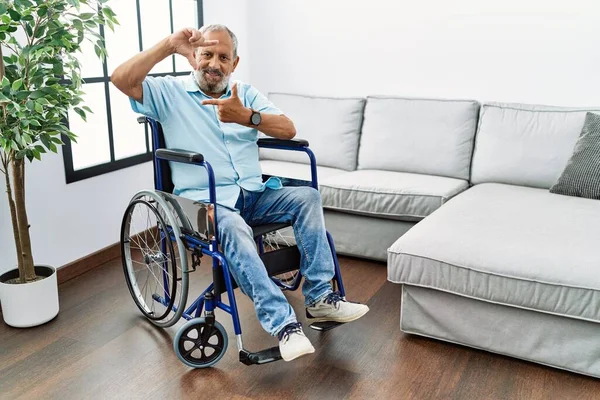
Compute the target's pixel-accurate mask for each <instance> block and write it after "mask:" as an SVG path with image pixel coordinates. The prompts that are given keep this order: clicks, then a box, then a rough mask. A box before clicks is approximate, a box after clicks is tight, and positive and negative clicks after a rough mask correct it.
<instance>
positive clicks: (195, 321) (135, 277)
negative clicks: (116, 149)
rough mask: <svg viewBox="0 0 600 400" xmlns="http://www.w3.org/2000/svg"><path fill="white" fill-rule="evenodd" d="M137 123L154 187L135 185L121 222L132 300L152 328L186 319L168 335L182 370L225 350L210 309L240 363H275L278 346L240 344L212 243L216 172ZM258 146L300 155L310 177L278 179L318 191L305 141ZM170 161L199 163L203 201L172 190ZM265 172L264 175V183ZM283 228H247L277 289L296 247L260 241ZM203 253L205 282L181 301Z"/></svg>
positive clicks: (287, 284)
mask: <svg viewBox="0 0 600 400" xmlns="http://www.w3.org/2000/svg"><path fill="white" fill-rule="evenodd" d="M137 120H138V122H139V123H141V124H146V127H149V128H150V131H151V138H152V150H153V154H154V156H153V167H154V186H155V188H154V189H153V190H142V191H140V192H138V193H136V194H135V195H134V196H133V198H132V199H131V201H130V202H129V204H128V206H127V209H126V211H125V213H124V216H123V220H122V224H121V240H120V244H121V257H122V263H123V271H124V275H125V280H126V282H127V287H128V289H129V292H130V293H131V296H132V298H133V301H134V303H135V304H136V305H137V307H138V308H139V310H140V311H141V312H142V314H143V315H144V316H145V317H146V318H147V319H148V320H149V321H150V322H151V323H153V324H154V325H156V326H158V327H163V328H166V327H170V326H173V325H175V324H176V323H177V322H178V321H179V320H180V319H181V318H182V317H183V318H184V319H185V320H186V322H185V323H184V324H183V326H181V328H180V329H179V330H178V331H177V333H176V335H175V337H174V339H173V349H174V351H175V353H176V354H177V357H178V358H179V359H180V360H181V361H182V362H183V363H184V364H186V365H187V366H189V367H192V368H206V367H211V366H214V365H215V364H216V363H217V362H218V361H219V360H220V359H221V358H222V357H223V355H224V354H225V352H226V350H227V346H228V336H227V332H226V331H225V328H224V327H223V325H221V324H220V323H219V322H218V321H217V320H216V317H215V309H217V308H218V309H221V310H223V311H225V312H226V313H228V314H230V315H231V318H232V320H233V329H234V332H235V336H236V341H237V348H238V353H239V361H240V362H242V363H243V364H245V365H256V364H265V363H269V362H273V361H277V360H280V359H281V354H280V352H279V347H278V346H276V347H272V348H268V349H265V350H261V351H257V352H250V351H248V350H247V349H245V348H244V345H243V342H242V329H241V326H240V318H239V315H238V309H237V306H236V300H235V294H234V290H235V289H236V288H237V284H236V282H235V280H234V279H233V276H232V275H231V274H230V272H229V264H228V262H227V259H226V258H225V255H224V254H223V253H222V252H221V250H220V247H219V235H218V230H217V206H216V188H215V177H214V173H213V169H212V167H211V165H210V164H209V163H208V162H207V161H206V160H204V157H203V155H202V154H200V153H194V152H189V151H184V150H174V149H167V148H166V146H165V141H164V135H163V131H162V127H161V125H160V123H158V122H157V121H155V120H153V119H151V118H147V117H139V118H138V119H137ZM258 145H259V146H260V147H262V148H272V149H279V150H288V151H302V152H305V153H306V154H307V155H308V157H309V158H310V167H311V175H312V180H311V181H310V182H309V181H301V180H295V179H287V178H281V179H282V182H283V183H284V185H288V186H301V185H306V186H312V187H313V188H314V189H315V190H318V182H317V169H316V160H315V156H314V154H313V153H312V151H311V150H310V149H309V145H308V142H307V141H305V140H298V139H293V140H280V139H274V138H261V139H259V140H258ZM171 162H179V163H187V164H193V165H197V166H199V167H202V168H203V169H204V170H205V171H202V170H200V168H199V173H207V174H208V181H209V193H210V199H209V200H210V201H209V202H208V203H202V202H196V201H193V200H190V199H187V198H183V197H181V196H177V195H174V194H173V183H172V181H171V172H170V163H171ZM268 177H269V176H268V175H263V180H266V179H267V178H268ZM289 227H290V224H282V223H277V224H268V225H262V226H254V227H252V230H253V234H254V238H255V242H256V245H257V251H258V252H259V255H260V257H261V259H262V261H263V263H264V265H265V267H266V269H267V272H268V275H269V277H270V279H272V280H273V281H274V282H275V283H276V284H277V285H278V286H279V287H280V288H281V289H282V290H296V289H298V288H299V287H300V282H301V280H302V275H301V273H300V271H299V268H300V252H299V250H298V247H297V246H296V245H295V243H290V242H287V241H284V242H285V243H284V245H281V246H279V245H277V243H278V241H277V240H271V241H270V242H269V243H266V241H265V238H267V237H269V235H271V236H272V235H273V233H277V232H280V231H281V230H284V229H285V228H288V231H289V229H290V228H289ZM327 238H328V241H329V245H330V247H331V255H332V257H333V261H334V265H335V275H334V279H333V281H332V285H333V288H334V290H337V291H338V292H339V294H340V296H341V297H342V298H343V299H345V291H344V285H343V283H342V278H341V274H340V267H339V263H338V259H337V256H336V252H335V247H334V243H333V239H332V237H331V235H330V234H329V233H327ZM279 242H281V241H279ZM204 255H207V256H210V257H211V258H212V283H211V284H210V285H209V286H208V287H207V288H206V289H205V290H204V291H203V292H202V293H201V294H200V295H199V296H198V297H197V298H196V299H195V300H194V301H193V302H191V304H190V305H189V306H187V303H188V288H189V275H190V274H191V273H193V272H195V271H198V270H199V268H198V267H199V266H200V262H201V258H202V257H203V256H204ZM208 272H209V273H210V272H211V271H208ZM222 295H223V297H226V299H227V301H226V302H225V301H224V300H225V299H224V298H222ZM186 307H187V308H186ZM339 325H342V324H341V323H337V322H316V323H313V324H311V325H310V327H311V328H312V329H315V330H319V331H327V330H329V329H333V328H335V327H337V326H339Z"/></svg>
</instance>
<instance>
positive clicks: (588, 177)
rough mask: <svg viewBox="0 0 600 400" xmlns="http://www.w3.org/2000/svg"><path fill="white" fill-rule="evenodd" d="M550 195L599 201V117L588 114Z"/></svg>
mask: <svg viewBox="0 0 600 400" xmlns="http://www.w3.org/2000/svg"><path fill="white" fill-rule="evenodd" d="M550 192H551V193H557V194H564V195H567V196H576V197H585V198H588V199H600V115H599V114H594V113H591V112H588V113H587V114H586V116H585V123H584V124H583V129H582V131H581V135H579V139H578V140H577V143H576V144H575V149H574V150H573V154H572V155H571V158H570V159H569V162H568V163H567V166H566V167H565V170H564V171H563V173H562V174H561V176H560V177H559V178H558V181H557V182H556V183H555V184H554V185H553V186H552V187H551V188H550Z"/></svg>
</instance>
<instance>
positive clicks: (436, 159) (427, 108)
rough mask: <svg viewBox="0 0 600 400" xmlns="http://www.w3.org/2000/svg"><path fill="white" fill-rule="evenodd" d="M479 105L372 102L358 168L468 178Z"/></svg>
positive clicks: (372, 99)
mask: <svg viewBox="0 0 600 400" xmlns="http://www.w3.org/2000/svg"><path fill="white" fill-rule="evenodd" d="M478 113H479V103H478V102H477V101H474V100H443V99H419V98H398V97H382V96H372V97H368V98H367V104H366V107H365V117H364V122H363V130H362V135H361V141H360V149H359V153H358V169H381V170H388V171H397V172H411V173H420V174H429V175H439V176H447V177H451V178H459V179H465V180H467V179H469V168H470V165H471V155H472V151H473V140H474V136H475V129H476V127H477V117H478Z"/></svg>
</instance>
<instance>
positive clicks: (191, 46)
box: [169, 28, 219, 70]
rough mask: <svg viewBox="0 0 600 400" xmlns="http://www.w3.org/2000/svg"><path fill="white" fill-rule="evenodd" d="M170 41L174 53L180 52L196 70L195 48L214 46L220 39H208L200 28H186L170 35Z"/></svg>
mask: <svg viewBox="0 0 600 400" xmlns="http://www.w3.org/2000/svg"><path fill="white" fill-rule="evenodd" d="M169 43H170V45H171V46H172V49H173V50H172V51H173V52H174V53H177V54H180V55H182V56H184V57H185V58H187V59H188V61H189V63H190V65H191V66H192V68H194V70H197V69H198V63H197V62H196V54H195V53H194V50H195V49H196V48H198V47H208V46H214V45H216V44H217V43H219V41H218V40H206V39H205V38H204V36H202V34H201V33H200V31H199V30H198V29H194V28H185V29H182V30H180V31H178V32H175V33H173V34H172V35H171V36H169Z"/></svg>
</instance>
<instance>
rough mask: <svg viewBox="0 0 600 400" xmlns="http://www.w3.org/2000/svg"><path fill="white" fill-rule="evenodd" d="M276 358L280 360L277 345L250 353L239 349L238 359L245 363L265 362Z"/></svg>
mask: <svg viewBox="0 0 600 400" xmlns="http://www.w3.org/2000/svg"><path fill="white" fill-rule="evenodd" d="M277 360H281V352H280V351H279V347H278V346H277V347H271V348H270V349H265V350H261V351H257V352H256V353H250V352H249V351H247V350H241V351H240V361H241V362H242V364H246V365H256V364H266V363H270V362H273V361H277Z"/></svg>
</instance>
